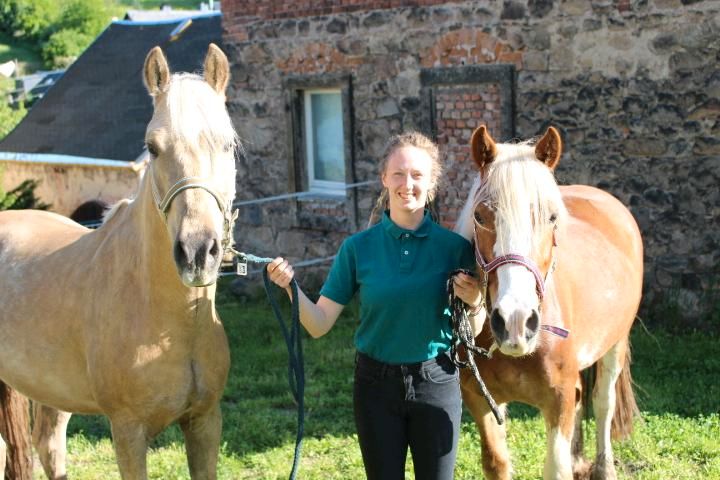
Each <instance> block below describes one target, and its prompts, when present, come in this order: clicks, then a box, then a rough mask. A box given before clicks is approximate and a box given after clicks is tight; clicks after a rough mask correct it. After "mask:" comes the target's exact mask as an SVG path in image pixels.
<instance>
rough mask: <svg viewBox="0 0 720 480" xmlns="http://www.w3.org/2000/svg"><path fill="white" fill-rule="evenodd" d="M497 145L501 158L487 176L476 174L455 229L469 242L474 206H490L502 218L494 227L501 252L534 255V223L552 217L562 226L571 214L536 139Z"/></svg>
mask: <svg viewBox="0 0 720 480" xmlns="http://www.w3.org/2000/svg"><path fill="white" fill-rule="evenodd" d="M496 147H497V155H496V157H495V159H494V160H493V161H492V162H491V163H490V164H489V166H488V170H487V172H486V174H485V175H484V176H481V175H480V174H478V176H477V178H476V179H475V182H474V183H473V186H472V189H471V190H470V193H469V195H468V199H467V201H466V202H465V205H464V206H463V209H462V211H461V212H460V218H459V219H458V222H457V224H456V226H455V231H456V232H457V233H459V234H461V235H462V236H463V237H465V238H466V239H468V240H471V239H472V238H473V212H474V210H475V207H476V206H477V204H478V203H481V202H482V203H486V204H488V206H490V207H491V208H493V209H494V210H495V214H496V220H499V221H496V225H495V230H496V235H497V244H496V245H497V246H499V248H500V249H501V252H498V253H502V254H505V253H509V250H514V251H518V250H519V251H526V252H528V253H530V252H531V251H532V250H533V248H534V246H535V241H534V235H533V225H543V224H547V223H548V222H549V219H550V216H551V215H552V214H556V215H557V216H558V218H557V223H558V225H563V224H564V223H565V222H564V220H565V218H566V216H567V210H566V208H565V204H564V203H563V201H562V197H561V195H560V189H559V188H558V185H557V182H556V181H555V177H554V175H553V172H552V171H551V170H550V169H549V168H548V167H547V166H546V165H545V164H544V163H542V162H540V161H539V160H538V159H537V157H536V156H535V147H534V140H528V141H525V142H522V143H515V144H511V143H498V144H496ZM510 239H512V243H513V246H512V247H511V246H510Z"/></svg>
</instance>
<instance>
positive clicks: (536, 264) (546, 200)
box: [456, 126, 643, 479]
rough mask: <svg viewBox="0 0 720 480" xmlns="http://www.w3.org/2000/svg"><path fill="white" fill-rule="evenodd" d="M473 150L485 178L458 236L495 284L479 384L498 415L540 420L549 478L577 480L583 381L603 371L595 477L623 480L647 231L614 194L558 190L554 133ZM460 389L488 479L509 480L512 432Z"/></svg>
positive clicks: (469, 383) (475, 395)
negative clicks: (622, 440) (530, 411)
mask: <svg viewBox="0 0 720 480" xmlns="http://www.w3.org/2000/svg"><path fill="white" fill-rule="evenodd" d="M471 148H472V155H473V158H474V160H475V164H476V166H477V168H478V170H479V175H478V178H477V179H476V181H475V184H474V186H473V188H472V190H471V192H470V195H469V198H468V201H467V203H466V204H465V207H464V208H463V210H462V213H461V216H460V218H459V219H458V223H457V226H456V231H458V232H460V233H461V234H462V235H464V236H465V238H467V239H468V240H472V241H474V244H475V252H476V259H477V263H478V270H479V271H480V272H481V274H484V275H485V278H486V280H487V294H486V303H487V312H488V314H489V321H488V322H485V324H484V326H483V327H482V330H481V331H480V333H479V335H477V336H476V343H477V344H478V345H479V346H481V347H484V348H487V349H489V350H491V351H493V353H492V356H491V358H490V359H483V358H480V357H477V359H476V361H477V364H478V368H479V370H480V374H481V375H482V377H483V379H484V380H485V382H486V384H487V387H488V389H489V391H490V392H491V393H492V395H493V397H494V398H495V400H496V401H497V403H498V404H500V405H501V408H502V407H504V404H506V403H507V402H510V401H520V402H523V403H527V404H530V405H534V406H536V407H538V408H539V409H540V410H541V412H542V415H543V417H544V419H545V427H546V432H547V453H546V458H545V466H544V470H543V478H545V479H572V478H573V470H574V469H575V473H576V474H578V475H579V474H580V470H581V462H580V460H581V455H582V443H581V441H582V434H581V433H580V432H578V431H577V430H576V429H578V430H579V427H580V424H581V419H582V416H581V415H579V413H580V412H581V410H582V403H581V401H580V400H581V398H582V397H583V395H582V393H583V392H582V389H583V388H585V386H584V385H583V382H582V381H581V376H580V371H581V370H583V369H586V368H588V367H591V366H593V365H594V364H596V363H597V370H596V372H597V374H596V378H597V381H596V383H595V385H594V391H593V408H594V413H595V418H596V421H597V457H596V459H595V464H594V466H593V470H592V475H593V478H615V467H614V465H613V453H612V448H611V445H610V439H611V431H612V434H613V435H612V436H613V437H618V436H624V435H627V434H629V433H630V432H631V431H632V416H633V414H634V413H635V412H637V406H636V404H635V398H634V395H633V392H632V384H631V378H630V370H629V364H630V350H629V348H630V346H629V338H628V335H629V332H630V327H631V325H632V323H633V320H634V318H635V315H636V313H637V309H638V305H639V302H640V294H641V289H642V275H643V248H642V240H641V238H640V233H639V231H638V227H637V225H636V223H635V221H634V219H633V217H632V215H631V214H630V212H629V211H628V210H627V209H626V208H625V207H624V206H623V205H622V204H621V203H620V202H619V201H617V200H616V199H615V198H614V197H612V196H610V195H609V194H607V193H605V192H602V191H600V190H598V189H595V188H592V187H588V186H579V185H574V186H567V187H558V186H557V184H556V183H555V179H554V178H553V170H554V168H555V167H556V166H557V164H558V161H559V160H560V155H561V150H562V144H561V140H560V136H559V134H558V132H557V131H556V130H555V129H554V128H552V127H550V128H549V129H548V131H547V133H546V134H545V135H544V136H543V138H542V139H541V140H540V141H539V142H537V144H536V145H534V146H533V145H531V144H530V143H527V142H526V143H521V144H496V143H495V142H494V141H493V140H492V138H491V137H490V135H489V134H488V132H487V130H486V129H485V127H484V126H481V127H479V128H478V129H477V130H475V132H474V133H473V137H472V145H471ZM553 332H554V333H555V334H553ZM568 332H569V334H568V335H567V338H563V337H562V335H564V334H566V333H568ZM461 382H462V391H463V399H464V401H465V405H466V406H467V407H468V408H469V409H470V411H471V413H472V415H473V417H474V418H475V422H476V423H477V426H478V428H479V430H480V436H481V442H482V461H483V470H484V472H485V476H486V478H489V479H508V478H510V476H511V473H512V472H511V466H510V458H509V454H508V449H507V444H506V439H505V427H504V426H501V425H498V424H497V422H496V421H495V418H494V417H493V415H492V414H491V413H490V410H489V407H488V405H487V402H486V401H485V399H484V398H483V396H482V395H481V392H480V389H479V387H478V384H477V382H476V381H475V379H474V378H473V376H472V374H471V373H470V372H468V371H467V370H465V371H463V373H462V380H461ZM588 388H592V385H590V386H588ZM611 424H612V427H613V428H612V429H611ZM584 468H587V466H586V465H585V466H584ZM585 473H587V470H586V471H585Z"/></svg>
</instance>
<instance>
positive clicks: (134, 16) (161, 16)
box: [124, 10, 204, 22]
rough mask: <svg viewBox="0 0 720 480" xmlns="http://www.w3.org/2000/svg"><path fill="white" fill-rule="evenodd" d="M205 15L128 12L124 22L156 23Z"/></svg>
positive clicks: (162, 11) (179, 11)
mask: <svg viewBox="0 0 720 480" xmlns="http://www.w3.org/2000/svg"><path fill="white" fill-rule="evenodd" d="M202 13H204V11H203V10H128V11H127V12H125V17H124V20H132V21H133V22H156V21H158V20H177V19H179V18H186V17H188V16H192V15H199V14H202Z"/></svg>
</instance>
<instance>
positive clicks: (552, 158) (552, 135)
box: [535, 127, 562, 170]
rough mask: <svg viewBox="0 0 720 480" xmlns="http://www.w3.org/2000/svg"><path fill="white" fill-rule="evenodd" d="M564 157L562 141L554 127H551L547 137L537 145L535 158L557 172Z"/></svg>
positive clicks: (546, 133) (544, 136)
mask: <svg viewBox="0 0 720 480" xmlns="http://www.w3.org/2000/svg"><path fill="white" fill-rule="evenodd" d="M561 155H562V140H561V139H560V134H559V133H558V131H557V130H556V129H555V128H554V127H549V128H548V129H547V132H545V135H543V137H542V138H541V139H540V141H539V142H538V143H537V145H535V156H536V157H537V159H538V160H540V161H541V162H543V163H544V164H545V165H547V167H548V168H549V169H550V170H555V167H557V164H558V162H560V156H561Z"/></svg>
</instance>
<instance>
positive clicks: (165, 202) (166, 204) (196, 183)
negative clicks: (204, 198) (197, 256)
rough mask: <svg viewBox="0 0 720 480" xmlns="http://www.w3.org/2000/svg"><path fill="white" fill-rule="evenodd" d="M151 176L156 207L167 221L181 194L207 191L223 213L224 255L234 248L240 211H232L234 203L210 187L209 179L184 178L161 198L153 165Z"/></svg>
mask: <svg viewBox="0 0 720 480" xmlns="http://www.w3.org/2000/svg"><path fill="white" fill-rule="evenodd" d="M149 174H150V186H151V190H152V195H153V199H154V200H155V206H157V208H158V210H159V211H160V213H161V214H162V217H163V218H164V219H165V220H167V214H168V210H170V205H171V204H172V201H173V200H174V199H175V197H177V196H178V195H179V194H180V193H181V192H183V191H185V190H190V189H193V188H199V189H201V190H205V191H206V192H208V193H209V194H210V195H212V196H213V198H214V199H215V201H216V202H217V205H218V207H219V208H220V212H222V215H223V238H222V249H223V254H224V253H225V252H226V251H227V250H228V249H230V248H232V244H233V237H232V233H233V227H234V225H235V220H237V217H238V210H237V209H235V210H234V211H233V210H232V203H231V202H230V201H227V200H225V198H224V197H223V196H222V194H220V193H219V192H217V191H216V190H215V189H213V188H212V187H210V186H209V185H208V183H209V182H208V179H205V178H203V177H183V178H181V179H180V180H178V181H177V182H175V184H174V185H173V186H172V187H170V188H169V189H168V191H167V193H165V196H164V197H161V195H160V190H159V189H158V187H157V184H156V183H155V175H154V174H153V168H152V164H151V165H150V168H149Z"/></svg>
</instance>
